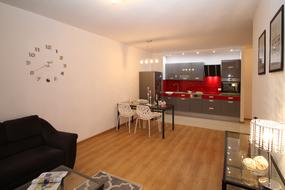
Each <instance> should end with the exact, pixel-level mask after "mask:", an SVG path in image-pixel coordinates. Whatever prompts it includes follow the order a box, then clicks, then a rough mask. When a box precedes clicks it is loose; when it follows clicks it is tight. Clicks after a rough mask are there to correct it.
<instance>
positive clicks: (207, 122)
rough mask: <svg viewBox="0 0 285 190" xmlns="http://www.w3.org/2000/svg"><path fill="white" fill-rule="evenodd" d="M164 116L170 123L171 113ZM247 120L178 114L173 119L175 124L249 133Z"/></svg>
mask: <svg viewBox="0 0 285 190" xmlns="http://www.w3.org/2000/svg"><path fill="white" fill-rule="evenodd" d="M165 118H166V120H165V121H166V122H168V123H171V115H168V114H166V117H165ZM249 122H250V121H249V120H246V121H245V122H244V123H241V122H237V121H234V122H231V121H221V120H213V119H204V118H197V117H189V116H180V115H175V121H174V123H175V124H179V125H186V126H193V127H201V128H207V129H214V130H220V131H234V132H241V133H249Z"/></svg>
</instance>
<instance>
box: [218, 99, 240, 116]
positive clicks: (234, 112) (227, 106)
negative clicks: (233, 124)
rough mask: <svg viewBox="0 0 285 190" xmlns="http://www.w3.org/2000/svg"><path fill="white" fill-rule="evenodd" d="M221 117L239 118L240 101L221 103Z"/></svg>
mask: <svg viewBox="0 0 285 190" xmlns="http://www.w3.org/2000/svg"><path fill="white" fill-rule="evenodd" d="M221 102H222V115H226V116H232V117H239V116H240V101H232V100H228V101H221Z"/></svg>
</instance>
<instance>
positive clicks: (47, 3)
mask: <svg viewBox="0 0 285 190" xmlns="http://www.w3.org/2000/svg"><path fill="white" fill-rule="evenodd" d="M0 1H2V2H4V3H7V4H10V5H13V6H16V7H19V8H22V9H26V10H29V11H31V12H34V13H37V14H40V15H44V16H46V17H50V18H53V19H56V20H59V21H61V22H64V23H67V24H70V25H73V26H76V27H79V28H82V29H85V30H88V31H90V32H94V33H97V34H99V35H102V36H106V37H109V38H111V39H114V40H117V41H120V42H123V43H128V44H131V45H134V46H136V47H141V48H144V49H148V50H151V51H153V52H165V51H179V50H189V49H205V48H206V49H209V48H218V47H234V46H244V45H250V44H251V35H252V19H253V15H254V12H255V8H256V7H257V4H258V0H124V2H123V3H120V4H112V3H111V1H112V0H0ZM150 39H152V40H153V42H152V43H151V46H150V47H147V45H146V43H145V41H146V40H150Z"/></svg>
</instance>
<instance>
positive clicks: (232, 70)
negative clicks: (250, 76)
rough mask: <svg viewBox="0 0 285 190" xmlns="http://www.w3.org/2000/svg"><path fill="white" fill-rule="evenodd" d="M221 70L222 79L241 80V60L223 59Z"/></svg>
mask: <svg viewBox="0 0 285 190" xmlns="http://www.w3.org/2000/svg"><path fill="white" fill-rule="evenodd" d="M221 72H222V81H240V77H241V60H240V59H236V60H223V61H222V71H221Z"/></svg>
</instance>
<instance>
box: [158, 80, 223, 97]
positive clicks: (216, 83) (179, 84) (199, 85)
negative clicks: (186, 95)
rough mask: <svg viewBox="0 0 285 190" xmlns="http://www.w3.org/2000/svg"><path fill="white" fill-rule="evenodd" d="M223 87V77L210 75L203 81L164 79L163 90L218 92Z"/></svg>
mask: <svg viewBox="0 0 285 190" xmlns="http://www.w3.org/2000/svg"><path fill="white" fill-rule="evenodd" d="M218 88H221V77H219V76H214V77H213V76H208V77H205V78H204V80H203V81H189V80H163V91H180V92H185V91H188V90H191V91H202V92H204V93H210V94H218V93H219V91H218Z"/></svg>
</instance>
